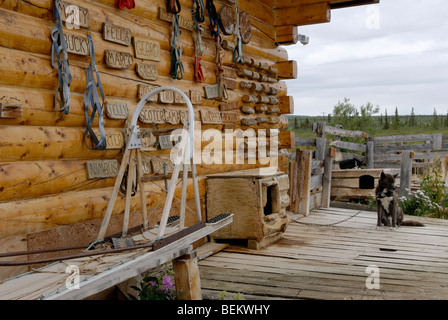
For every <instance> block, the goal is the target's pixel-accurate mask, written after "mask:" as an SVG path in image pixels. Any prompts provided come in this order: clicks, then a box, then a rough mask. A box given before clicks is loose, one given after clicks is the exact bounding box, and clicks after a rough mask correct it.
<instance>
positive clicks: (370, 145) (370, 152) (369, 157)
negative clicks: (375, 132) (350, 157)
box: [366, 139, 375, 169]
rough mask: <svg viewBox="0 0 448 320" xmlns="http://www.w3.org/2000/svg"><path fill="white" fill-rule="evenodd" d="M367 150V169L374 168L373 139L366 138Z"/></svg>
mask: <svg viewBox="0 0 448 320" xmlns="http://www.w3.org/2000/svg"><path fill="white" fill-rule="evenodd" d="M366 144H367V151H366V165H367V169H373V168H374V167H375V162H374V142H373V140H371V139H366Z"/></svg>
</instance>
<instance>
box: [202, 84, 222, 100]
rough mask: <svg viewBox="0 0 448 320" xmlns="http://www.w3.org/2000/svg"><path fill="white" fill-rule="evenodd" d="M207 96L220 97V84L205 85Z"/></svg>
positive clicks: (211, 97) (209, 97)
mask: <svg viewBox="0 0 448 320" xmlns="http://www.w3.org/2000/svg"><path fill="white" fill-rule="evenodd" d="M204 91H205V97H206V98H207V99H214V98H218V97H219V85H217V84H213V85H211V86H205V87H204Z"/></svg>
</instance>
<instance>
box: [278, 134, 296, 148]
mask: <svg viewBox="0 0 448 320" xmlns="http://www.w3.org/2000/svg"><path fill="white" fill-rule="evenodd" d="M278 147H279V148H280V149H291V148H295V135H294V131H280V134H279V146H278Z"/></svg>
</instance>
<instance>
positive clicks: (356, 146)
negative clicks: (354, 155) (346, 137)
mask: <svg viewBox="0 0 448 320" xmlns="http://www.w3.org/2000/svg"><path fill="white" fill-rule="evenodd" d="M330 146H333V147H336V148H342V149H348V150H352V151H360V152H366V151H367V146H366V145H365V144H360V143H353V142H346V141H333V142H331V143H330Z"/></svg>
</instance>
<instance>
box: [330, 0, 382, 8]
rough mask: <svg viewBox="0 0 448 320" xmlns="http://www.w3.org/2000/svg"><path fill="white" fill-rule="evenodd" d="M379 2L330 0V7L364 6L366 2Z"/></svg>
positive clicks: (374, 2)
mask: <svg viewBox="0 0 448 320" xmlns="http://www.w3.org/2000/svg"><path fill="white" fill-rule="evenodd" d="M376 3H380V0H342V1H341V0H334V1H330V8H331V9H341V8H348V7H356V6H364V5H367V4H376Z"/></svg>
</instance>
